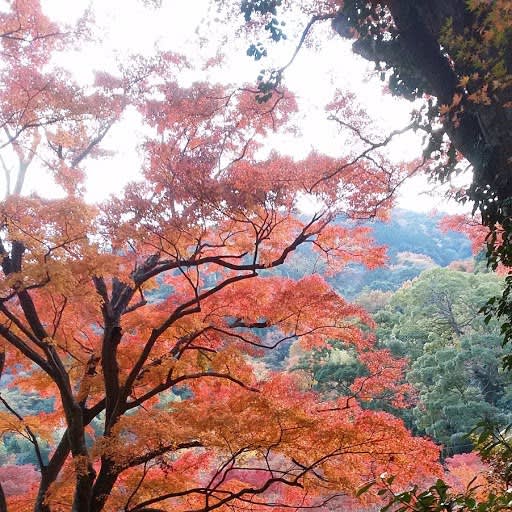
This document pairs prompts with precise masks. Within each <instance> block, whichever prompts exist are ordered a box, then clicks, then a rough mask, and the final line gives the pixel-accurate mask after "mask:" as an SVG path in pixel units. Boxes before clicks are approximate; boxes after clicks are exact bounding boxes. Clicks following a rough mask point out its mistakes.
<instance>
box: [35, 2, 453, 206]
mask: <svg viewBox="0 0 512 512" xmlns="http://www.w3.org/2000/svg"><path fill="white" fill-rule="evenodd" d="M211 1H213V0H189V1H188V2H185V1H183V0H162V6H161V8H160V9H156V10H153V9H148V8H147V7H144V5H143V1H142V0H108V1H107V0H93V1H89V0H72V1H70V0H42V3H43V8H44V9H45V11H46V12H47V13H48V14H50V15H51V17H53V18H57V19H60V20H63V21H69V20H72V19H73V18H75V17H76V16H77V15H79V14H80V13H81V12H82V11H83V10H84V9H85V8H87V6H89V5H91V6H92V9H93V12H94V15H95V19H96V22H97V24H98V25H99V27H100V30H101V32H102V34H103V35H104V38H105V42H104V44H103V45H102V46H101V47H93V46H90V47H88V48H86V49H84V50H83V51H82V52H81V53H80V55H73V56H70V57H68V58H67V63H68V64H71V65H72V66H73V69H74V71H75V73H76V74H77V77H78V78H79V79H82V80H85V81H89V80H91V77H92V72H93V71H94V69H101V68H103V69H105V68H106V69H108V67H109V65H111V64H112V62H113V59H115V56H116V54H119V55H122V54H123V53H124V54H130V53H143V54H148V55H150V54H152V52H153V51H154V48H155V45H158V46H159V47H160V48H167V49H171V50H173V51H176V52H178V53H179V52H183V53H186V54H194V52H200V51H201V49H200V48H199V35H198V33H197V31H196V29H197V27H198V25H200V28H199V34H200V35H206V36H209V37H210V38H211V39H212V40H213V41H214V42H213V44H215V34H213V33H211V34H209V33H208V30H209V29H208V27H207V26H206V24H205V23H204V21H205V20H206V19H207V17H208V16H211V15H214V12H213V11H211V9H212V7H211V6H212V3H211ZM325 30H326V31H327V30H330V29H328V28H326V29H325ZM248 44H249V43H248V42H246V41H241V44H240V46H239V48H238V49H234V50H230V51H229V56H230V58H229V61H228V62H227V63H226V68H225V69H224V70H223V75H222V76H217V77H216V78H217V79H218V80H222V79H224V80H225V81H229V82H235V83H241V82H254V81H255V78H256V75H257V73H258V70H259V69H260V68H261V67H262V64H261V63H257V64H256V63H253V62H251V59H249V58H248V57H247V56H246V55H245V48H246V47H247V46H248ZM288 45H289V46H288V47H287V46H286V45H283V44H280V45H279V48H274V49H273V54H274V56H276V55H277V56H278V58H281V59H283V60H282V62H286V60H287V58H289V55H290V51H291V49H292V45H293V40H291V41H289V42H288ZM212 49H213V48H212ZM203 51H204V50H203ZM201 78H202V77H201V76H200V75H196V76H191V77H190V79H191V80H193V79H201ZM286 80H287V81H286V84H287V86H288V87H289V88H290V89H292V90H293V91H294V92H295V93H296V94H297V96H298V99H299V102H300V105H301V107H302V108H303V110H304V111H305V112H307V117H306V118H305V119H304V123H303V125H302V126H301V129H302V132H303V138H302V139H301V140H287V141H283V140H279V144H280V145H281V146H282V145H283V144H284V145H286V147H288V148H289V150H288V151H289V152H291V153H293V154H294V155H296V156H300V152H303V153H304V154H305V153H307V152H308V151H309V150H310V149H311V148H316V149H318V150H320V151H323V152H326V153H330V154H338V155H339V154H340V151H339V147H336V140H339V138H338V137H336V134H335V132H334V129H335V127H334V126H331V125H332V123H328V122H327V121H326V114H325V112H324V111H323V109H322V107H323V106H324V105H325V103H326V102H327V101H329V99H331V97H332V95H333V91H334V90H335V89H336V88H341V89H346V90H352V91H355V92H356V93H357V96H358V98H359V100H360V101H361V102H362V104H363V105H364V106H365V108H367V109H368V110H369V111H370V112H371V113H372V117H375V118H376V120H377V121H378V124H379V126H382V127H385V128H384V130H386V129H389V131H391V130H393V129H397V128H402V127H403V126H405V125H407V123H408V122H409V111H410V109H411V104H410V103H409V102H407V101H405V100H399V99H397V98H392V97H391V96H389V95H383V94H381V93H380V92H379V89H380V84H379V82H378V79H377V78H376V77H373V78H369V64H368V63H367V62H366V61H364V60H363V59H360V58H358V57H356V56H354V55H353V54H352V52H351V50H350V43H349V42H348V41H344V40H343V39H341V38H340V37H334V38H331V39H328V38H323V43H322V48H321V51H320V52H315V51H314V50H311V49H307V48H306V49H304V50H303V51H302V52H301V53H300V54H299V57H298V58H297V60H296V62H295V63H294V65H293V66H292V67H291V68H290V69H289V70H288V71H287V74H286ZM139 135H140V133H138V123H137V119H136V117H135V116H134V115H133V114H132V115H130V114H128V115H126V116H125V119H124V122H123V123H122V124H121V125H119V126H117V127H115V128H114V129H113V130H112V132H111V134H110V135H109V138H108V140H107V141H106V142H107V144H108V146H109V148H111V149H113V150H116V151H118V154H117V156H116V157H115V158H113V159H111V160H108V161H104V162H100V163H98V162H95V163H94V165H90V166H89V168H88V186H87V188H88V198H89V199H91V200H99V199H103V198H104V197H105V196H106V195H109V194H110V193H114V194H115V193H116V192H117V191H119V190H120V188H121V186H122V184H123V182H125V181H126V180H128V179H133V178H136V177H137V173H138V168H139V158H138V154H137V151H136V147H137V142H138V140H140V139H139ZM384 135H385V134H384V133H383V136H384ZM338 144H339V142H338ZM420 151H421V142H420V140H419V139H418V138H417V137H414V136H408V137H404V138H403V139H402V141H401V142H400V144H397V145H395V147H394V148H393V156H394V157H395V158H397V159H399V158H403V159H405V160H408V159H412V158H414V157H417V156H418V155H419V154H420ZM426 188H429V186H428V185H427V183H426V179H425V178H423V177H418V178H417V179H414V180H411V181H410V182H409V183H407V184H406V185H405V186H404V187H403V189H402V191H401V192H400V198H399V201H398V204H399V206H401V207H403V208H408V209H413V210H419V211H431V210H441V211H443V210H444V211H451V212H453V211H455V210H457V206H456V205H454V204H453V203H452V204H451V205H450V204H447V203H446V200H445V199H444V197H443V196H442V195H440V194H438V195H437V196H432V195H427V194H424V193H420V191H424V190H425V189H426ZM430 188H431V187H430ZM38 190H39V191H40V190H41V187H40V186H38ZM100 191H101V193H100Z"/></svg>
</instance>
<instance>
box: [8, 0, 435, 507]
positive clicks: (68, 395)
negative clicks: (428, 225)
mask: <svg viewBox="0 0 512 512" xmlns="http://www.w3.org/2000/svg"><path fill="white" fill-rule="evenodd" d="M90 23H91V20H90V19H89V20H88V19H83V20H80V23H79V25H78V27H62V26H60V25H58V24H56V23H53V22H52V21H51V20H50V19H48V17H47V16H46V15H45V14H44V12H43V11H42V10H41V6H40V4H39V3H38V2H37V1H35V0H17V1H13V2H11V3H10V4H9V8H6V9H5V10H4V11H2V13H1V15H0V27H1V33H0V39H1V44H2V52H3V55H5V63H4V64H3V66H2V69H1V73H2V88H1V92H0V94H1V103H0V117H1V122H2V129H3V132H4V143H3V146H2V148H1V156H2V164H3V166H4V171H5V178H6V197H5V198H4V200H3V201H2V203H1V205H0V211H1V219H2V223H1V239H0V252H1V254H2V261H1V292H0V293H1V299H0V317H1V320H0V338H1V339H2V342H3V343H2V345H3V352H2V355H1V357H0V362H1V365H0V367H1V371H0V373H1V374H2V378H3V379H5V380H4V382H8V385H9V386H10V387H11V388H12V389H16V390H17V391H18V392H23V391H28V392H31V393H34V392H35V393H38V394H39V395H40V396H41V397H55V400H54V405H53V408H52V409H51V410H50V411H49V412H42V411H40V410H32V411H30V410H26V408H23V409H22V408H20V407H19V403H16V401H12V400H10V399H9V396H7V394H4V393H2V394H1V397H0V400H1V402H2V411H1V413H0V432H1V433H2V434H8V435H17V436H19V437H20V438H24V439H25V440H27V441H28V442H29V443H30V444H31V446H32V447H33V450H34V454H35V458H36V460H37V465H38V468H37V481H36V482H34V478H33V472H30V471H26V472H27V475H28V474H30V482H29V481H28V480H29V478H28V476H27V482H25V484H24V485H22V484H21V483H19V482H18V483H16V485H14V484H13V485H9V486H8V487H7V484H6V487H5V489H4V490H3V491H1V492H0V510H8V508H9V509H10V510H16V511H23V510H34V511H38V512H39V511H40V512H49V511H61V510H62V511H67V510H73V511H76V512H79V511H80V512H82V511H83V512H86V511H87V512H90V511H94V512H99V511H101V510H112V511H114V510H125V511H127V512H128V511H130V512H142V511H150V510H151V511H155V510H169V509H171V508H172V510H198V511H199V510H201V511H204V512H207V511H210V510H215V509H219V510H227V509H228V508H229V509H231V508H232V507H248V508H251V509H266V508H268V507H270V506H272V507H276V508H279V507H281V508H287V507H294V508H310V507H321V506H322V505H324V504H327V503H328V502H329V501H330V500H332V499H334V498H335V497H337V496H340V495H345V494H354V492H355V490H356V489H357V488H358V487H359V486H360V485H362V484H363V483H365V482H366V481H367V480H368V479H370V478H373V477H374V476H375V475H378V474H381V473H383V472H385V471H388V472H391V473H396V474H399V475H400V478H399V479H398V480H397V485H398V486H403V485H405V484H407V483H409V482H410V481H413V480H414V479H415V478H417V477H420V476H421V477H422V476H424V475H431V474H435V473H436V472H437V470H438V469H437V465H436V458H437V449H436V448H435V446H434V445H433V444H432V443H431V442H429V441H427V440H424V439H421V438H414V437H412V436H411V435H410V434H409V433H408V431H407V430H406V428H405V427H404V425H403V423H402V422H401V421H400V420H398V419H396V418H393V417H392V416H390V415H388V414H385V413H381V412H371V411H368V410H365V409H364V408H362V407H361V406H360V405H359V404H358V400H359V398H360V397H361V398H364V399H365V400H368V399H370V398H371V396H372V394H373V393H381V392H382V390H383V388H385V387H386V386H387V385H388V382H387V381H385V380H384V381H383V380H380V379H379V372H378V365H379V361H380V360H381V358H388V357H390V355H389V354H387V353H381V352H379V351H376V350H374V347H373V339H372V336H371V334H369V332H368V329H367V328H365V326H370V325H371V320H370V318H369V317H368V316H367V315H366V314H365V313H364V311H363V310H362V309H361V308H359V307H357V306H354V305H351V304H349V303H347V302H346V301H345V300H344V299H343V298H342V297H340V296H339V295H337V294H336V293H334V292H333V291H332V290H331V289H330V288H329V287H328V286H327V285H326V283H325V282H324V281H323V280H322V278H320V277H319V276H317V275H315V276H309V277H304V278H303V279H300V280H298V281H294V280H291V279H287V278H284V277H279V276H276V275H274V274H272V269H274V268H276V267H278V266H280V265H282V264H283V263H284V262H285V261H286V259H287V257H288V256H289V255H291V254H292V253H293V252H294V251H296V250H297V249H298V248H299V247H300V246H302V245H305V244H309V245H310V246H311V247H313V249H314V250H315V251H317V252H318V254H319V256H320V257H321V258H323V260H324V261H325V264H326V268H329V269H331V270H333V271H334V270H336V269H339V268H341V267H343V266H344V265H346V264H347V263H349V262H358V263H362V264H365V265H367V266H369V267H374V266H375V265H378V264H379V263H381V262H382V261H383V250H382V248H379V247H374V246H372V243H371V240H370V238H369V232H368V229H366V228H361V227H358V226H357V225H350V224H347V225H345V226H340V225H334V224H332V221H333V220H334V218H335V217H336V216H338V215H340V214H343V215H344V216H345V217H346V218H349V219H350V218H352V219H357V218H363V217H368V216H375V215H380V214H384V213H385V211H386V209H387V208H388V207H389V205H390V201H391V198H392V194H393V192H394V190H395V188H396V186H397V185H398V184H399V183H400V182H401V181H402V180H403V179H404V177H405V176H407V174H408V172H409V169H408V168H406V167H400V166H396V165H395V166H393V168H391V166H389V165H388V163H387V161H386V157H385V155H384V154H383V153H382V152H380V151H379V148H378V147H375V148H371V150H365V151H364V153H363V154H362V156H359V157H354V158H353V157H352V156H351V157H350V158H333V157H327V156H323V155H320V154H317V153H312V154H311V155H310V156H309V157H308V158H306V159H305V160H303V161H295V160H294V159H292V158H290V157H287V156H284V155H280V154H278V153H276V152H273V153H270V156H269V157H268V158H261V157H260V156H259V155H260V153H259V151H260V150H261V149H262V148H263V147H264V145H265V144H266V142H265V138H266V136H267V135H268V134H269V133H270V132H271V131H274V130H278V129H287V128H291V126H290V123H289V115H290V113H291V112H293V110H294V108H295V103H294V99H293V97H292V95H291V94H289V93H287V92H285V91H283V92H282V93H280V94H277V95H274V96H273V98H271V100H270V101H269V102H265V103H261V102H258V101H255V95H257V93H258V91H254V90H251V89H250V88H236V87H227V86H225V85H216V84H212V83H207V82H197V83H194V84H192V85H190V86H187V87H185V86H183V85H182V84H181V83H180V79H179V77H180V72H181V71H182V70H183V69H184V68H186V66H187V65H188V64H187V62H186V60H185V59H184V58H182V57H180V56H178V55H176V54H173V53H169V52H160V53H159V54H158V55H157V56H155V57H154V58H142V57H139V58H136V59H132V61H131V64H129V65H123V66H121V67H120V69H119V70H117V71H116V70H109V71H110V72H109V73H107V72H100V73H97V74H96V81H95V83H93V84H88V85H87V86H83V85H80V84H79V83H78V82H76V81H74V79H73V76H72V74H71V73H68V72H66V71H65V70H64V69H61V68H58V67H56V63H55V62H56V59H54V57H55V56H56V55H57V53H58V52H59V51H63V50H65V49H66V48H68V47H69V45H72V44H73V45H78V47H80V44H83V43H82V41H83V39H82V38H83V37H85V36H87V32H88V30H85V29H84V27H85V26H87V24H90ZM90 28H91V26H89V29H90ZM128 106H130V108H132V109H137V111H138V112H139V114H140V116H141V119H142V122H143V123H144V125H145V127H146V128H147V133H148V136H147V138H146V139H145V140H142V141H141V152H142V153H143V155H144V161H143V164H142V169H141V176H142V178H143V179H142V180H140V181H137V182H133V183H130V184H128V185H127V186H126V188H124V190H123V191H122V192H121V191H120V192H119V194H118V195H117V196H116V197H112V198H111V199H110V200H109V201H107V202H105V203H103V204H97V205H91V204H87V203H86V202H85V201H84V199H83V196H82V194H83V191H84V175H85V170H86V167H85V163H86V162H88V165H94V164H95V162H96V161H97V158H99V157H101V156H105V152H104V150H103V145H102V143H103V141H104V138H105V136H106V134H107V133H108V131H109V130H110V129H111V127H112V126H113V125H114V124H115V123H116V122H118V121H119V120H120V119H121V117H122V113H123V111H124V109H125V108H127V107H128ZM112 172H114V171H112ZM42 173H46V175H49V176H51V177H53V180H54V181H55V186H56V187H57V186H60V192H61V194H60V197H58V198H51V197H42V196H41V195H38V194H32V195H30V196H26V195H23V187H24V185H26V184H27V183H28V182H29V181H30V180H37V178H38V175H39V176H40V175H41V174H42ZM48 179H50V178H48ZM305 196H306V197H309V198H310V199H311V200H312V203H313V204H316V205H317V209H316V211H315V212H313V213H310V214H309V215H308V216H305V215H299V213H300V211H299V209H298V206H297V204H298V201H299V199H300V198H303V197H305ZM332 339H343V341H344V343H346V344H347V345H350V346H351V347H354V349H357V350H358V351H359V352H360V354H361V356H360V357H362V358H364V359H365V360H366V361H367V362H368V367H369V372H370V374H371V375H370V376H371V378H370V379H367V382H368V383H369V384H371V385H368V386H367V385H366V381H363V382H361V383H359V385H358V386H357V387H356V388H354V389H353V390H351V392H350V393H349V394H348V395H347V396H340V397H338V398H337V399H336V400H333V401H324V400H322V399H321V398H320V397H318V396H317V395H316V394H315V393H313V392H311V391H310V390H308V389H307V385H306V383H304V382H303V381H301V379H300V378H297V377H295V376H294V375H293V374H286V373H284V374H274V373H272V372H271V371H269V370H268V368H265V366H264V365H262V364H259V363H258V361H259V360H260V357H261V355H262V354H264V353H265V352H266V351H268V350H271V349H272V348H275V347H277V346H279V345H280V344H281V343H283V342H284V341H286V340H292V341H293V343H296V344H300V345H301V347H302V348H303V349H305V350H306V349H308V348H309V349H310V348H314V347H328V346H329V344H330V340H332ZM374 370H375V371H374ZM398 393H399V390H397V394H398ZM399 398H400V397H399V396H397V400H399ZM43 445H44V446H48V447H49V450H50V451H49V454H48V455H47V454H46V453H45V450H43ZM418 461H421V463H418ZM2 474H4V475H6V474H7V471H4V472H3V473H2ZM4 483H5V482H4ZM16 489H18V490H19V493H20V494H17V493H16ZM0 490H1V487H0Z"/></svg>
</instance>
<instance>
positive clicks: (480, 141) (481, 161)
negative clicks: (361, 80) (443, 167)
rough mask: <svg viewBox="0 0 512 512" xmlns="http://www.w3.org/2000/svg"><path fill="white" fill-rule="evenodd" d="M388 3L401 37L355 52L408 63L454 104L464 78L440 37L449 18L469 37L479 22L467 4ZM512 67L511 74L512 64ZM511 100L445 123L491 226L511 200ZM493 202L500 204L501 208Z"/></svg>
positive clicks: (360, 44)
mask: <svg viewBox="0 0 512 512" xmlns="http://www.w3.org/2000/svg"><path fill="white" fill-rule="evenodd" d="M384 3H385V4H386V5H387V6H388V8H389V10H390V12H391V14H392V16H393V20H394V23H395V26H396V30H397V33H398V37H396V38H395V39H394V40H393V42H392V43H389V44H387V43H383V44H380V45H375V44H372V40H371V39H368V38H367V39H364V38H361V39H359V40H357V41H356V42H355V43H354V51H355V52H356V53H359V54H360V55H362V56H363V57H365V58H367V59H370V60H375V61H379V60H380V61H385V62H387V63H388V64H390V65H391V66H393V67H395V68H397V69H400V66H401V65H404V63H406V64H405V65H406V66H407V68H408V70H407V71H408V72H411V69H412V72H413V73H414V75H416V76H417V77H418V79H419V80H420V81H421V82H422V84H423V85H424V86H425V90H427V91H428V92H429V93H430V94H432V95H433V96H435V97H436V98H437V99H438V101H439V103H440V104H447V105H450V104H451V103H452V99H453V97H454V94H456V93H457V92H461V89H460V87H459V80H460V77H459V76H458V75H457V69H456V65H457V63H456V62H455V63H454V62H452V61H450V60H449V58H448V57H447V56H446V55H445V54H444V53H443V51H442V48H441V46H440V42H439V39H440V34H441V30H442V27H443V26H444V25H445V23H446V22H447V20H448V19H451V21H452V26H453V30H454V31H455V33H457V34H464V30H465V29H468V28H469V27H471V25H472V24H473V23H474V22H475V20H474V16H473V14H472V13H471V12H470V11H469V10H468V9H467V7H466V2H465V0H429V1H417V0H388V1H387V2H384ZM333 26H334V27H335V29H337V30H338V31H339V32H340V34H342V35H343V30H342V29H340V28H338V27H339V26H340V25H339V24H336V22H335V23H334V24H333ZM345 34H346V32H345ZM509 60H510V61H512V59H509ZM507 65H508V66H509V67H510V68H511V69H508V72H509V73H511V74H512V62H507ZM510 100H512V91H502V92H501V97H500V99H499V101H497V102H493V103H492V104H491V105H485V104H482V103H479V104H477V103H472V102H470V101H465V102H464V112H463V113H462V114H461V115H460V117H459V118H458V120H457V122H456V123H454V122H452V121H451V120H450V119H447V120H446V121H445V129H446V133H447V134H448V136H449V137H450V139H451V141H452V143H453V144H454V146H455V148H456V149H457V150H458V151H459V152H460V153H461V154H463V155H464V157H465V158H466V159H467V160H468V161H469V162H470V163H471V164H472V166H473V168H474V180H473V186H472V187H471V189H470V196H471V199H472V200H474V201H475V202H476V204H477V206H479V207H481V210H483V211H482V215H483V218H484V222H486V223H487V224H489V225H492V224H493V223H494V222H496V221H498V222H499V221H500V220H501V219H502V217H503V216H507V214H508V212H507V211H503V208H502V206H503V203H507V202H508V201H509V200H510V199H511V198H512V109H511V108H507V107H505V106H504V105H505V104H506V103H507V102H508V101H510ZM490 198H496V199H497V200H498V201H497V202H496V205H493V201H492V200H491V201H489V199H490ZM493 210H494V211H493Z"/></svg>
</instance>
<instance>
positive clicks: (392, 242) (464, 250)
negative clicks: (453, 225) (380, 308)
mask: <svg viewBox="0 0 512 512" xmlns="http://www.w3.org/2000/svg"><path fill="white" fill-rule="evenodd" d="M441 219H442V215H440V214H436V215H434V214H432V215H430V214H426V213H419V212H413V211H410V210H403V209H399V208H396V209H394V210H393V212H392V214H391V219H390V220H389V221H386V222H383V221H379V220H375V221H372V222H367V223H364V224H363V225H364V226H366V227H368V228H370V229H371V232H370V235H371V237H372V238H373V239H374V240H375V243H376V244H378V245H381V246H384V247H385V248H386V253H387V260H386V263H385V264H384V265H382V266H379V267H378V268H376V269H374V270H370V269H368V268H366V267H364V266H363V265H353V264H352V265H349V266H347V267H346V268H344V269H342V270H341V271H340V272H336V273H335V274H334V275H328V276H327V280H328V282H329V283H330V284H332V286H333V287H334V288H335V289H336V290H337V291H338V292H339V293H341V294H342V295H343V296H345V297H347V298H349V299H353V298H355V297H357V295H359V294H360V293H361V292H362V291H363V290H366V289H367V290H381V291H395V290H397V289H398V288H399V287H400V286H401V285H402V284H403V283H404V282H405V281H408V280H410V279H413V278H414V277H416V276H418V275H419V274H420V273H421V272H422V271H423V270H425V269H427V268H432V267H435V266H441V267H445V266H447V265H449V264H450V263H452V262H454V261H462V260H467V259H468V258H471V257H472V254H471V242H470V241H469V239H468V238H467V237H466V236H465V235H463V234H461V233H457V232H454V231H447V232H446V231H443V230H442V229H441V228H440V225H439V224H440V221H441ZM340 223H341V224H343V222H342V221H340ZM282 271H283V272H284V273H286V274H287V275H290V276H294V277H297V276H299V275H302V274H303V273H307V272H320V273H325V271H326V267H325V266H322V262H321V261H320V260H319V259H318V256H317V255H315V253H314V252H313V251H310V250H308V248H307V247H305V248H302V249H301V250H300V251H297V253H296V254H294V255H292V257H291V258H290V262H289V263H288V264H287V265H285V266H284V267H283V270H282Z"/></svg>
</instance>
